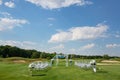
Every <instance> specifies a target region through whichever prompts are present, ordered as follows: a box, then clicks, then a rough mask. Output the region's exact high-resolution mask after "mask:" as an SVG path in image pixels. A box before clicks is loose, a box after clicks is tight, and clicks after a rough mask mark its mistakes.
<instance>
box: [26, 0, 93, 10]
mask: <svg viewBox="0 0 120 80" xmlns="http://www.w3.org/2000/svg"><path fill="white" fill-rule="evenodd" d="M26 1H28V2H30V3H32V4H35V5H37V6H41V7H42V8H45V9H57V8H62V7H69V6H71V5H78V6H83V5H87V4H92V2H90V1H86V0H26Z"/></svg>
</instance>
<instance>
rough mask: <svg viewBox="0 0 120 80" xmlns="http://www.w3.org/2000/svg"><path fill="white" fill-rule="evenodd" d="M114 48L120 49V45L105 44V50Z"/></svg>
mask: <svg viewBox="0 0 120 80" xmlns="http://www.w3.org/2000/svg"><path fill="white" fill-rule="evenodd" d="M116 47H120V44H107V45H106V48H116Z"/></svg>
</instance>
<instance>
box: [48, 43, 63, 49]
mask: <svg viewBox="0 0 120 80" xmlns="http://www.w3.org/2000/svg"><path fill="white" fill-rule="evenodd" d="M63 48H64V45H63V44H59V45H57V46H55V47H52V48H50V49H63Z"/></svg>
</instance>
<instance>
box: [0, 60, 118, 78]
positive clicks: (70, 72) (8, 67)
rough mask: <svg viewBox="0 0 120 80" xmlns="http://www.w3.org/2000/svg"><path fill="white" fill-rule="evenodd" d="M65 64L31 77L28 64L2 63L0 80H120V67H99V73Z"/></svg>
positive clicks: (0, 64)
mask: <svg viewBox="0 0 120 80" xmlns="http://www.w3.org/2000/svg"><path fill="white" fill-rule="evenodd" d="M63 63H64V62H62V63H60V64H59V65H58V66H53V67H51V68H49V69H48V70H47V71H44V72H40V71H38V72H37V74H38V75H35V76H31V75H30V72H29V70H28V63H11V62H3V61H1V62H0V80H120V65H112V66H105V65H104V66H97V67H98V68H99V70H98V71H97V73H94V72H92V70H85V69H81V68H78V67H76V66H69V67H65V64H63Z"/></svg>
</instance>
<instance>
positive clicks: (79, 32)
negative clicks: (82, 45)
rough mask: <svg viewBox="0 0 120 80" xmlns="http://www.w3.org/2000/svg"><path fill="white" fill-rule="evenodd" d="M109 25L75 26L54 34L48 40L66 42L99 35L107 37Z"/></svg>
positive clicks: (93, 37) (94, 37)
mask: <svg viewBox="0 0 120 80" xmlns="http://www.w3.org/2000/svg"><path fill="white" fill-rule="evenodd" d="M107 29H108V26H107V25H104V24H98V25H97V26H95V27H91V26H83V27H73V28H70V29H68V30H67V31H60V32H58V33H56V34H54V35H52V37H51V39H50V40H49V41H48V42H65V41H75V40H87V39H96V38H99V37H105V32H106V31H107Z"/></svg>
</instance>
